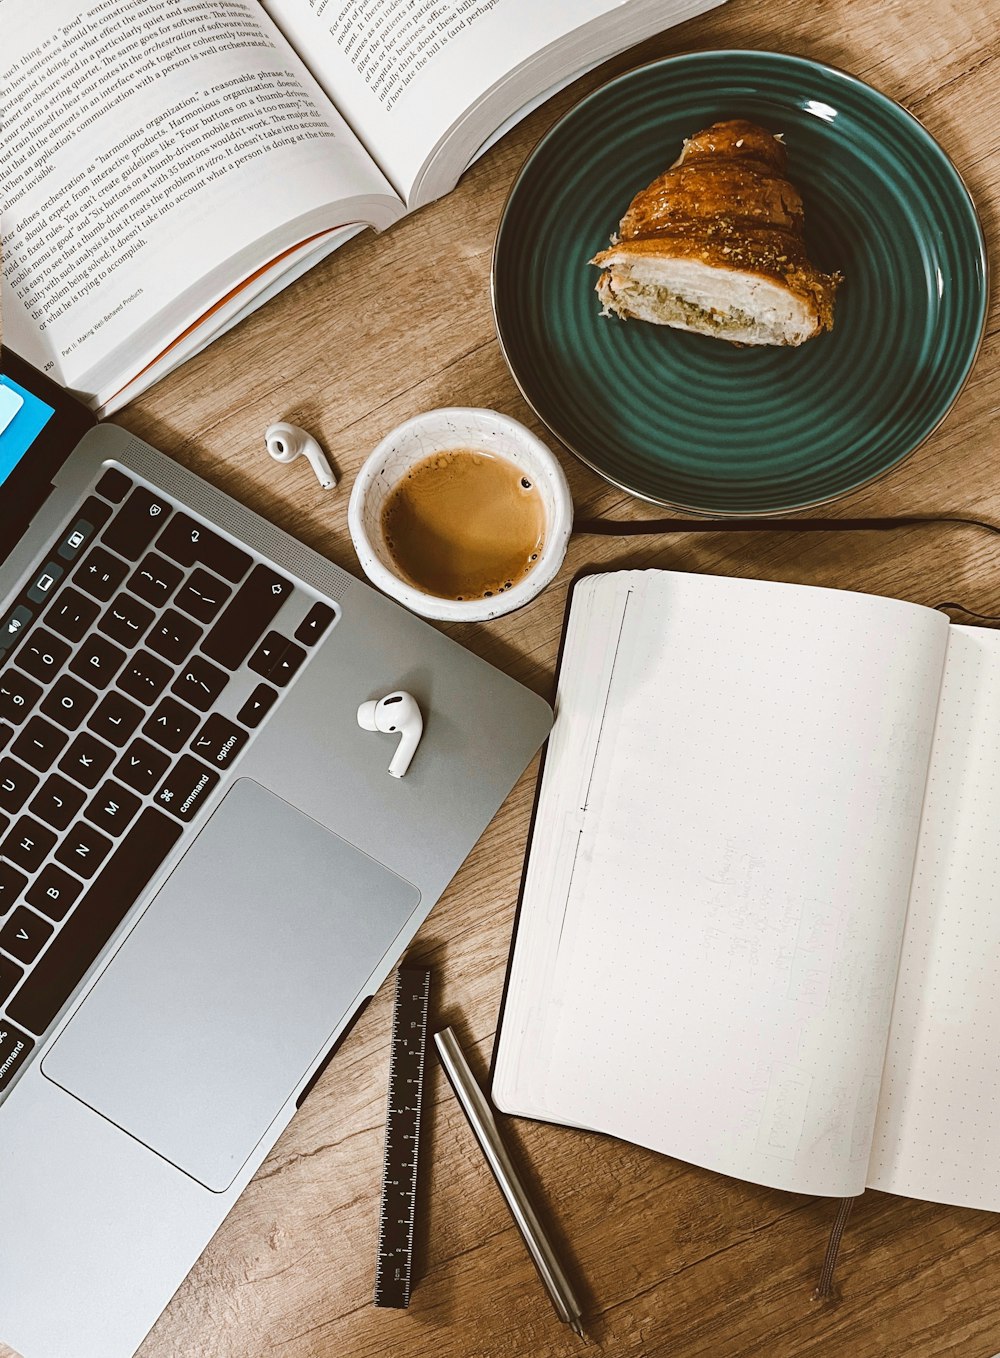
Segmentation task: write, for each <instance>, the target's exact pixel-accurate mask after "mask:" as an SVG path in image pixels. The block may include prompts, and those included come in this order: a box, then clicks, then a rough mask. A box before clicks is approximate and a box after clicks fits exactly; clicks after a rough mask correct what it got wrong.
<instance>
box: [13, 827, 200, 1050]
mask: <svg viewBox="0 0 1000 1358" xmlns="http://www.w3.org/2000/svg"><path fill="white" fill-rule="evenodd" d="M182 833H183V831H182V827H181V826H180V825H178V824H177V822H176V821H174V820H171V819H170V817H169V816H165V815H163V814H162V812H160V811H153V810H147V811H144V812H143V813H142V815H141V816H140V817H139V818H138V820H137V821H136V822H135V824H134V825H133V826H132V828H131V830H130V831H129V832H128V834H127V835H126V836H125V838H124V839H123V840H122V841H121V843H120V844H119V845H118V847H117V848H116V850H115V852H114V854H113V855H112V856H111V858H110V860H109V861H108V863H107V866H106V867H105V868H104V871H103V872H102V873H101V874H100V876H98V877H97V878H96V879H95V880H94V882H93V883H92V884H91V885H90V887H89V888H88V890H87V892H86V894H85V895H84V896H83V898H82V899H81V901H80V904H79V905H78V906H77V907H76V909H75V910H74V911H73V913H72V914H71V915H70V917H69V919H68V920H67V921H66V923H65V924H64V925H63V927H62V929H60V931H59V933H58V934H57V935H56V937H55V938H54V939H53V940H52V944H51V946H50V947H49V948H48V949H47V951H46V952H45V953H44V955H43V956H42V957H41V959H40V960H39V962H38V965H37V966H36V967H35V969H34V971H33V972H31V974H30V975H29V976H28V977H27V978H26V981H25V983H24V984H23V985H22V987H21V989H20V990H19V991H18V993H17V995H15V997H14V999H13V1000H11V1001H10V1003H9V1004H8V1006H7V1013H8V1014H9V1015H10V1017H11V1018H12V1019H13V1020H14V1022H15V1023H18V1024H20V1025H21V1026H22V1027H24V1028H27V1029H29V1031H31V1032H34V1033H43V1032H44V1031H45V1029H46V1028H47V1027H48V1026H49V1024H50V1023H51V1022H52V1020H53V1019H54V1018H55V1016H56V1015H57V1014H58V1012H59V1010H60V1009H61V1008H62V1007H63V1005H64V1004H65V1002H66V1000H68V999H69V997H70V995H72V993H73V991H74V990H75V989H76V987H77V986H78V985H79V983H80V981H81V980H82V979H83V977H84V975H85V973H86V971H87V968H88V967H89V966H90V964H91V963H92V962H93V960H94V958H95V957H96V956H97V955H98V953H99V952H100V951H101V949H102V948H103V947H104V945H105V943H107V941H108V939H109V938H110V937H111V935H112V934H113V933H114V931H115V930H116V929H117V928H118V926H119V924H121V922H122V920H123V919H124V918H125V916H126V915H127V914H128V912H129V910H130V908H131V907H132V905H133V904H134V902H135V901H136V900H137V899H138V897H139V896H140V894H141V893H142V892H143V891H144V890H145V888H146V886H147V885H148V884H149V882H150V881H151V879H152V878H153V877H154V876H155V875H156V872H157V871H158V869H159V867H160V865H161V863H162V862H163V860H164V859H165V858H166V856H167V854H168V853H169V852H170V850H171V849H172V848H173V847H174V845H175V844H176V842H177V840H178V838H179V837H180V835H181V834H182Z"/></svg>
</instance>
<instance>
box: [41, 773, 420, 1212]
mask: <svg viewBox="0 0 1000 1358" xmlns="http://www.w3.org/2000/svg"><path fill="white" fill-rule="evenodd" d="M419 900H420V893H419V892H418V891H417V889H416V887H414V886H412V885H411V884H410V883H409V882H405V881H403V879H402V878H400V877H397V876H396V875H395V874H394V873H392V872H390V871H388V869H386V868H384V867H382V866H381V865H380V864H378V863H376V862H375V861H374V860H373V859H371V858H369V857H367V855H366V854H363V853H361V852H360V850H358V849H355V848H354V847H352V845H350V844H348V843H347V842H346V841H345V840H342V839H340V838H339V837H338V836H337V835H335V834H332V833H331V832H330V831H329V830H327V829H325V828H324V827H323V826H321V825H319V824H318V823H317V822H316V821H314V820H310V819H309V817H307V816H304V815H303V814H302V813H301V812H300V811H296V810H295V808H294V807H292V806H289V805H288V803H287V802H285V801H282V800H281V799H280V798H279V797H276V796H274V795H273V793H270V792H267V791H266V790H265V789H264V788H262V787H260V786H259V785H258V784H257V783H254V782H252V781H250V780H248V779H245V778H244V779H240V780H238V781H237V782H236V783H235V784H234V785H233V787H232V789H231V790H230V791H229V793H228V794H227V796H226V797H225V799H224V800H223V802H222V803H221V805H220V806H219V808H218V810H217V811H216V812H215V814H214V815H213V816H212V818H211V819H210V820H209V821H208V823H207V824H206V826H205V828H204V830H203V831H202V832H201V834H200V835H199V836H198V838H197V839H196V840H195V842H194V844H193V845H192V847H191V848H190V849H189V850H188V852H187V854H186V855H185V857H184V858H183V859H182V860H181V862H180V863H179V864H178V866H177V867H176V868H175V870H174V872H173V873H172V874H171V876H170V877H169V878H168V879H167V881H166V882H165V883H164V885H163V887H162V888H161V890H160V891H159V893H158V894H157V896H156V898H155V899H154V900H153V901H152V903H151V904H150V906H149V907H148V909H147V910H146V912H145V913H144V914H143V916H142V918H141V919H140V920H139V922H138V924H137V925H136V927H135V928H134V929H133V930H132V932H131V934H130V935H129V936H128V938H127V939H126V940H125V942H124V944H123V945H122V947H121V948H120V949H119V951H118V953H117V954H116V956H115V958H114V959H113V960H112V962H111V964H110V965H109V966H108V969H107V970H106V971H105V972H104V974H103V976H101V978H100V979H99V980H98V982H97V984H96V985H95V986H94V989H93V990H92V991H91V993H90V994H89V995H88V996H87V998H86V999H85V1000H84V1002H83V1004H82V1005H81V1006H80V1009H79V1010H78V1012H77V1013H76V1014H75V1015H74V1016H73V1018H72V1019H71V1021H70V1022H69V1024H68V1025H67V1026H66V1029H65V1030H64V1031H63V1033H62V1034H61V1035H60V1037H59V1039H58V1040H57V1041H56V1043H55V1044H54V1046H53V1047H52V1050H51V1051H50V1052H49V1054H48V1055H47V1056H46V1058H45V1060H44V1062H43V1064H42V1069H43V1071H44V1073H45V1075H46V1076H48V1078H49V1079H50V1080H52V1081H54V1082H55V1083H56V1084H58V1085H60V1086H61V1087H62V1088H63V1089H65V1090H66V1091H67V1092H68V1093H70V1094H73V1095H75V1097H76V1098H78V1099H81V1100H82V1101H83V1102H84V1103H86V1104H88V1105H89V1106H90V1107H91V1108H93V1109H95V1110H96V1111H97V1112H98V1113H100V1114H102V1115H103V1116H104V1117H106V1118H108V1119H109V1120H110V1121H111V1122H113V1123H115V1124H116V1125H117V1126H119V1127H121V1128H122V1129H123V1130H124V1131H126V1132H128V1133H129V1134H130V1135H131V1136H134V1137H135V1138H137V1140H139V1141H141V1142H143V1143H144V1144H145V1145H147V1146H149V1147H150V1149H151V1150H154V1151H156V1152H157V1154H159V1155H161V1156H163V1157H164V1158H165V1159H166V1160H169V1161H170V1162H171V1163H172V1164H174V1165H176V1166H177V1167H178V1168H179V1169H182V1170H184V1171H185V1173H187V1174H190V1175H191V1176H192V1177H193V1178H195V1179H197V1180H198V1182H199V1183H202V1184H204V1185H205V1187H206V1188H209V1189H211V1190H213V1191H214V1192H222V1191H224V1190H225V1189H227V1188H228V1187H229V1186H230V1184H232V1182H233V1180H234V1179H235V1178H236V1176H237V1174H238V1173H239V1171H240V1168H241V1167H242V1166H243V1165H244V1164H245V1163H246V1161H247V1160H248V1159H249V1157H250V1155H251V1154H252V1153H253V1150H254V1147H255V1146H256V1145H257V1143H258V1142H259V1140H260V1138H261V1137H262V1136H263V1135H264V1133H265V1131H266V1130H267V1128H268V1126H269V1125H270V1123H271V1122H272V1121H273V1120H274V1118H275V1116H276V1115H277V1114H278V1113H279V1112H280V1110H281V1109H282V1108H283V1107H284V1105H285V1103H286V1102H287V1101H288V1099H289V1098H290V1097H291V1096H292V1094H293V1093H295V1091H296V1089H297V1087H298V1086H299V1084H300V1082H301V1080H302V1077H303V1075H304V1074H305V1072H306V1071H307V1070H308V1069H309V1067H310V1066H311V1065H312V1064H313V1062H314V1061H315V1060H316V1057H317V1056H318V1055H319V1053H320V1052H322V1051H323V1050H324V1049H325V1048H326V1047H327V1046H328V1045H329V1043H330V1039H331V1036H332V1034H333V1032H334V1031H335V1029H336V1028H337V1027H338V1026H339V1024H340V1021H341V1019H343V1017H344V1016H345V1015H346V1014H347V1013H348V1012H349V1011H351V1010H352V1009H353V1007H354V1005H355V1002H356V1001H357V1000H358V998H359V995H363V994H364V993H366V992H365V991H364V985H365V982H366V981H367V979H368V977H369V976H370V975H371V973H372V972H373V971H374V970H375V968H376V966H377V965H378V963H379V960H380V959H381V958H382V957H383V956H384V954H385V952H386V950H387V949H388V948H389V947H390V946H391V945H392V942H393V940H394V938H395V937H396V935H397V934H398V933H399V931H400V929H401V928H402V927H403V925H404V924H405V922H406V920H407V917H408V916H409V915H410V913H411V912H412V910H413V909H414V908H415V906H416V905H417V903H418V902H419Z"/></svg>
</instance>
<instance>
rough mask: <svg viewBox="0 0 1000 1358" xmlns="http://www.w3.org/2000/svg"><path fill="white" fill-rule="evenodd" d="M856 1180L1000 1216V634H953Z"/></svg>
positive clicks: (955, 630)
mask: <svg viewBox="0 0 1000 1358" xmlns="http://www.w3.org/2000/svg"><path fill="white" fill-rule="evenodd" d="M868 1182H869V1185H870V1186H871V1187H872V1188H881V1189H885V1190H886V1191H887V1192H890V1193H904V1194H906V1195H908V1196H911V1197H919V1198H927V1199H931V1200H933V1201H938V1202H950V1203H958V1204H960V1205H963V1206H969V1207H986V1208H989V1209H990V1210H991V1211H1000V633H997V632H994V631H989V630H987V629H984V628H978V627H952V629H951V636H950V639H949V644H948V658H947V661H946V664H945V674H944V684H943V686H942V690H941V699H940V703H939V711H938V719H937V729H936V731H935V734H934V746H933V750H932V754H931V765H930V775H929V777H928V782H927V795H926V799H925V803H924V814H923V821H922V824H921V829H920V841H919V845H918V850H917V860H916V866H915V869H914V874H913V887H912V891H911V894H910V909H909V914H908V917H907V922H906V934H905V938H904V942H903V951H902V955H901V957H900V964H899V980H898V983H897V987H896V998H895V1003H894V1006H893V1014H892V1027H891V1030H890V1035H889V1046H888V1049H887V1052H886V1061H885V1073H884V1076H883V1080H882V1095H881V1099H880V1102H879V1109H878V1121H877V1123H876V1126H875V1141H874V1146H873V1149H872V1157H871V1166H870V1169H869V1173H868Z"/></svg>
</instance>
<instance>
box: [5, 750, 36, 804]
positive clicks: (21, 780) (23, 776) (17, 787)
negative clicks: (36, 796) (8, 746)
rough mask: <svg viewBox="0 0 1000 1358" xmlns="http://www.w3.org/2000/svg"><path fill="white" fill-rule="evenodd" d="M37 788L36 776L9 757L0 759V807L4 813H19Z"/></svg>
mask: <svg viewBox="0 0 1000 1358" xmlns="http://www.w3.org/2000/svg"><path fill="white" fill-rule="evenodd" d="M37 786H38V775H37V774H35V773H32V772H31V770H30V769H26V768H25V767H24V765H23V764H19V763H18V762H17V760H16V759H11V758H10V757H9V756H8V757H7V758H6V759H0V807H3V809H4V810H5V811H20V809H21V807H22V806H23V805H24V803H25V802H26V801H27V800H28V798H29V797H30V796H31V794H32V793H33V792H34V790H35V788H36V787H37Z"/></svg>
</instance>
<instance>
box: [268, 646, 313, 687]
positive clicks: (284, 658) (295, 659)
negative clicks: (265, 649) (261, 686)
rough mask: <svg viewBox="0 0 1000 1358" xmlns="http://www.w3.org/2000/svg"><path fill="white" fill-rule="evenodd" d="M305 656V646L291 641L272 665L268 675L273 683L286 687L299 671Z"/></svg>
mask: <svg viewBox="0 0 1000 1358" xmlns="http://www.w3.org/2000/svg"><path fill="white" fill-rule="evenodd" d="M305 658H306V653H305V650H304V649H303V647H301V646H297V645H296V644H295V642H294V641H290V642H289V643H288V645H287V646H286V647H285V649H284V650H283V651H282V652H281V655H279V656H278V659H277V660H276V661H275V663H274V664H273V665H272V666H271V669H270V671H269V672H268V674H267V676H266V677H267V678H268V679H270V681H271V683H272V684H277V685H278V687H279V688H284V687H285V685H286V684H287V683H288V681H289V680H290V679H292V678H294V677H295V675H296V674H297V673H298V669H299V666H300V665H301V664H302V662H303V660H305Z"/></svg>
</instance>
